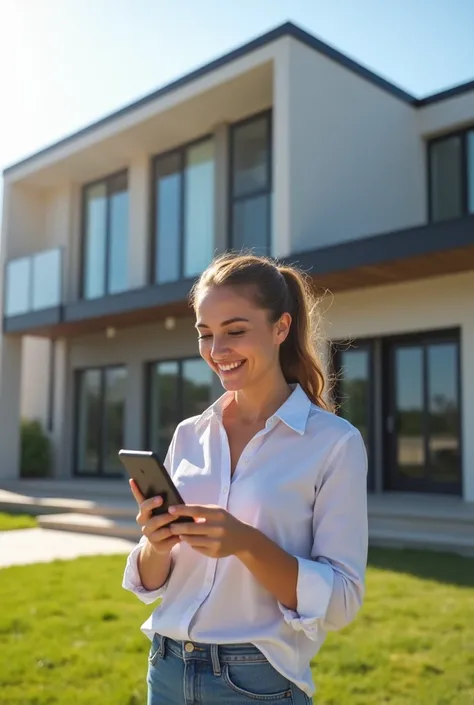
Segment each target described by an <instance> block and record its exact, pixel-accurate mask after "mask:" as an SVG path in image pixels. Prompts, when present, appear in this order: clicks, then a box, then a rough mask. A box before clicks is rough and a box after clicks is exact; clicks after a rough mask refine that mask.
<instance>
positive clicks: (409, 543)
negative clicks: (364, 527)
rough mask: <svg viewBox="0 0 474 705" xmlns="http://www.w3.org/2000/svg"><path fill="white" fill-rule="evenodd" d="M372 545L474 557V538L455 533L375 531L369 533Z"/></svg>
mask: <svg viewBox="0 0 474 705" xmlns="http://www.w3.org/2000/svg"><path fill="white" fill-rule="evenodd" d="M369 536H370V545H371V546H382V547H390V548H404V549H407V548H415V549H422V550H430V551H447V552H449V553H458V554H459V555H462V556H469V557H474V536H472V535H471V536H470V537H468V536H460V535H458V534H454V533H452V532H451V533H449V534H448V533H445V532H443V533H439V532H437V533H434V532H424V531H419V532H414V531H406V530H405V531H403V530H401V529H397V530H390V529H375V530H371V531H369Z"/></svg>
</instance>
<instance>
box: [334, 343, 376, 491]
mask: <svg viewBox="0 0 474 705" xmlns="http://www.w3.org/2000/svg"><path fill="white" fill-rule="evenodd" d="M371 358H372V345H371V343H362V344H355V347H354V348H351V349H348V350H340V351H339V352H337V354H336V361H337V363H336V364H337V379H338V382H337V404H338V413H339V415H340V416H342V417H343V418H345V419H347V420H348V421H350V423H351V424H353V425H354V426H355V427H356V428H357V429H358V430H359V431H360V433H361V435H362V438H363V439H364V443H365V447H366V449H367V456H368V461H369V471H368V475H367V485H368V489H369V490H373V489H374V467H373V458H372V413H371V410H372V404H373V402H372V396H373V395H372V385H373V380H372V365H371Z"/></svg>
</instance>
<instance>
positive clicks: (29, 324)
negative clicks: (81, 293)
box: [3, 306, 63, 333]
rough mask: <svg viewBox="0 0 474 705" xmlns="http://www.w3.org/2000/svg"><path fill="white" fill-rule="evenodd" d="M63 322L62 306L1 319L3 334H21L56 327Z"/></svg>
mask: <svg viewBox="0 0 474 705" xmlns="http://www.w3.org/2000/svg"><path fill="white" fill-rule="evenodd" d="M62 320H63V312H62V306H53V307H52V308H45V309H43V310H42V311H29V312H28V313H22V314H20V315H18V316H4V317H3V332H4V333H23V332H27V331H29V330H34V329H35V328H43V327H45V326H56V325H58V324H59V323H61V322H62Z"/></svg>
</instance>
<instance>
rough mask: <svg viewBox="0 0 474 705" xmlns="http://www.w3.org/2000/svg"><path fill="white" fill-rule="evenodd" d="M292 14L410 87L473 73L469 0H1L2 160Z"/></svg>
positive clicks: (473, 7)
mask: <svg viewBox="0 0 474 705" xmlns="http://www.w3.org/2000/svg"><path fill="white" fill-rule="evenodd" d="M287 20H292V21H293V22H295V23H296V24H299V25H300V26H302V27H303V28H304V29H306V30H308V31H310V32H311V33H313V34H316V35H317V36H318V37H319V38H320V39H322V40H323V41H326V42H328V43H329V44H332V45H333V46H335V47H337V48H338V49H339V50H340V51H342V52H344V53H346V54H348V55H349V56H351V57H352V58H354V59H355V60H357V61H359V62H360V63H362V64H364V65H366V66H368V67H369V68H371V69H372V70H374V71H375V72H377V73H379V74H381V75H382V76H384V77H386V78H388V79H389V80H391V81H392V82H394V83H396V84H398V85H400V86H401V87H402V88H404V89H405V90H408V91H409V92H411V93H413V94H415V95H417V96H422V95H426V94H429V93H433V92H435V91H438V90H442V89H443V88H446V87H449V86H452V85H454V84H458V83H462V82H464V81H468V80H472V79H473V78H474V41H473V40H472V31H473V27H474V2H473V1H472V0H397V2H393V0H392V1H390V0H324V1H322V0H41V2H40V1H38V0H0V169H3V168H4V167H5V166H8V165H9V164H11V163H13V162H15V161H18V160H19V159H21V158H23V157H24V156H27V155H29V154H31V153H33V152H35V151H37V150H38V149H41V148H42V147H44V146H46V145H47V144H50V143H52V142H55V141H57V140H58V139H60V138H61V137H63V136H64V135H67V134H69V133H71V132H74V131H75V130H77V129H79V128H80V127H83V126H84V125H87V124H88V123H90V122H92V121H94V120H96V119H98V118H100V117H101V116H103V115H104V114H107V113H110V112H113V111H114V110H116V109H117V108H119V107H121V106H123V105H124V104H127V103H130V102H133V101H134V100H136V99H137V98H139V97H141V96H142V95H144V94H146V93H149V92H151V91H152V90H154V89H156V88H157V87H158V86H160V85H163V84H164V83H167V82H168V81H170V80H172V79H173V78H176V77H178V76H180V75H182V74H184V73H187V72H188V71H189V70H192V69H193V68H195V67H197V66H199V65H201V64H204V63H207V62H208V61H209V60H211V59H213V58H215V57H217V56H219V55H221V54H223V53H225V52H227V51H229V50H230V49H232V48H234V47H236V46H238V45H240V44H243V43H245V42H246V41H248V40H249V39H251V38H253V37H255V36H257V35H259V34H261V33H263V32H265V31H267V30H268V29H270V28H272V27H275V26H276V25H278V24H281V23H282V22H285V21H287Z"/></svg>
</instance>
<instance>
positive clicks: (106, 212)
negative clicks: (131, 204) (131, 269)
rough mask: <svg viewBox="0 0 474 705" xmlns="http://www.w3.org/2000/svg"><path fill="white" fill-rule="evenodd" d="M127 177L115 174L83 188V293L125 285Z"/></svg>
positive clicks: (119, 288)
mask: <svg viewBox="0 0 474 705" xmlns="http://www.w3.org/2000/svg"><path fill="white" fill-rule="evenodd" d="M127 261H128V177H127V173H126V172H122V173H120V174H115V175H114V176H110V177H109V178H107V179H104V180H103V181H98V182H96V183H94V184H90V185H89V186H86V187H85V188H84V211H83V266H82V295H83V297H84V298H85V299H95V298H98V297H100V296H105V295H106V294H116V293H118V292H120V291H124V290H125V289H127V284H128V282H127Z"/></svg>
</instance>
